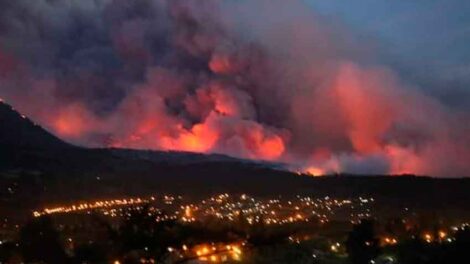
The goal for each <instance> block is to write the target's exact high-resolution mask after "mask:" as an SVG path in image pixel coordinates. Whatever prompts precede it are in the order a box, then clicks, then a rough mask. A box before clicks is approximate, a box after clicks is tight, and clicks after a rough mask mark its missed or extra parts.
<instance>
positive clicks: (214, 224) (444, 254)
mask: <svg viewBox="0 0 470 264" xmlns="http://www.w3.org/2000/svg"><path fill="white" fill-rule="evenodd" d="M157 217H158V216H157ZM79 219H80V221H77V220H79ZM426 222H427V223H424V222H423V223H421V224H419V223H415V225H413V226H412V227H410V226H409V225H407V224H404V223H403V222H402V221H399V220H396V219H395V220H394V219H389V220H387V221H378V220H372V219H364V220H362V221H360V222H359V223H357V224H354V225H348V224H345V223H339V222H338V223H330V224H327V225H320V224H319V223H315V222H314V221H313V223H309V224H304V225H296V224H292V225H282V226H269V225H265V224H262V223H258V224H248V223H247V222H246V221H244V220H243V218H242V217H240V219H239V220H238V221H235V222H233V223H230V224H228V223H224V222H223V221H217V220H215V219H214V220H206V221H204V222H197V221H196V222H191V223H182V222H181V221H177V220H159V221H156V216H155V215H154V214H151V213H150V212H149V210H148V207H146V206H143V207H142V208H140V209H139V210H132V211H131V212H130V213H129V215H128V217H126V218H125V219H122V220H121V221H117V222H116V221H108V219H106V218H103V217H102V216H100V215H98V214H93V213H92V214H87V215H76V216H74V220H73V221H72V222H70V221H68V222H67V221H63V219H62V220H60V219H57V218H53V217H51V216H41V217H37V218H33V219H31V220H29V221H28V222H27V223H25V224H24V225H23V226H21V227H19V228H18V232H17V234H15V236H13V238H12V239H11V240H9V241H2V243H1V245H0V263H12V264H13V263H51V264H54V263H114V264H117V263H209V262H211V263H215V262H224V263H300V264H302V263H325V264H328V263H331V264H333V263H337V264H347V263H351V264H366V263H383V264H385V263H388V264H391V263H401V264H447V263H466V262H465V261H464V262H462V260H465V259H467V258H468V250H469V249H470V228H469V227H468V225H461V226H457V227H454V228H453V229H446V231H442V230H441V229H442V228H441V227H439V226H438V224H437V223H434V222H433V221H432V220H430V219H428V220H427V221H426ZM430 223H433V224H432V225H433V226H434V228H435V229H434V230H433V231H427V230H430V229H429V228H428V227H425V225H427V226H429V224H430ZM345 227H346V229H345ZM305 234H308V235H305Z"/></svg>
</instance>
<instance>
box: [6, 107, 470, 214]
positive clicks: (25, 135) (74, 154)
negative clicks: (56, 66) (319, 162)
mask: <svg viewBox="0 0 470 264" xmlns="http://www.w3.org/2000/svg"><path fill="white" fill-rule="evenodd" d="M8 188H11V189H13V190H14V192H13V193H11V192H10V191H6V190H7V189H8ZM468 190H470V179H433V178H427V177H411V176H409V177H389V176H375V177H372V176H362V177H361V176H331V177H320V178H312V177H308V176H303V177H302V176H299V175H297V174H294V173H291V172H288V171H284V170H281V169H276V168H275V165H273V164H269V163H257V162H252V161H246V160H239V159H235V158H231V157H228V156H224V155H204V154H195V153H184V152H161V151H160V152H159V151H137V150H123V149H87V148H80V147H76V146H73V145H70V144H68V143H65V142H63V141H61V140H60V139H58V138H56V137H55V136H53V135H51V134H50V133H48V132H47V131H46V130H44V129H42V128H41V127H39V126H37V125H35V124H34V123H33V122H31V121H30V120H29V119H27V118H24V117H22V116H21V115H20V114H18V113H17V112H16V111H14V109H12V108H11V107H10V106H8V105H6V104H3V103H0V203H1V202H3V203H5V204H9V205H10V206H11V207H13V208H18V206H19V201H21V202H24V203H25V204H26V205H25V207H27V206H31V203H34V205H37V204H38V203H46V202H50V201H64V200H68V199H91V198H94V197H116V196H122V195H140V194H145V193H148V194H150V193H152V194H154V193H165V192H166V193H180V194H194V195H198V194H207V193H217V192H232V193H242V192H246V193H251V194H258V195H269V196H273V195H295V194H302V193H303V194H310V195H316V196H326V195H332V196H335V197H338V196H342V197H350V196H358V195H372V196H374V197H377V198H381V199H383V200H388V201H389V202H390V203H393V204H398V205H402V204H405V203H410V202H413V203H417V204H420V205H421V206H429V207H432V208H447V207H459V208H467V209H469V210H470V192H468ZM0 205H1V204H0ZM0 207H1V206H0Z"/></svg>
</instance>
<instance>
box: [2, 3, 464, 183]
mask: <svg viewBox="0 0 470 264" xmlns="http://www.w3.org/2000/svg"><path fill="white" fill-rule="evenodd" d="M468 10H470V3H467V2H465V1H456V0H449V1H431V0H419V1H386V0H363V1H344V0H328V1H318V0H308V1H307V0H306V1H300V0H298V1H297V0H296V1H281V0H276V1H267V0H261V1H205V2H204V4H195V2H191V1H165V0H137V1H125V0H82V1H79V2H78V1H71V0H54V1H52V0H38V1H28V0H18V1H2V2H1V3H0V97H1V98H3V100H5V101H6V102H7V103H9V104H11V105H13V106H14V107H15V108H17V109H18V110H19V111H21V112H22V113H24V114H25V115H27V116H29V117H30V118H31V119H32V120H34V121H36V122H37V123H39V124H40V125H42V126H44V127H45V128H46V129H47V130H49V131H51V132H52V133H54V134H56V135H57V136H59V137H60V138H62V139H64V140H67V141H69V142H72V143H74V144H78V145H83V146H88V147H125V148H136V149H154V150H176V151H195V152H205V153H224V154H228V155H231V156H235V157H240V158H246V159H257V160H258V159H259V160H269V161H273V162H283V163H286V164H290V165H289V166H290V167H291V168H293V169H295V170H301V171H307V172H312V173H315V174H317V173H318V174H324V173H332V172H351V173H361V174H374V173H384V174H403V173H416V174H426V175H433V176H460V175H464V174H465V173H467V172H468V169H470V164H468V158H469V156H470V136H469V135H470V124H468V120H469V117H470V49H469V48H468V43H470V16H468V15H467V13H468Z"/></svg>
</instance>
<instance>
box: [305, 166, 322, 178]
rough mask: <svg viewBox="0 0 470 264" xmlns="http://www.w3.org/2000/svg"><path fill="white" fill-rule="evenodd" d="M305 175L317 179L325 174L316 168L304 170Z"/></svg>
mask: <svg viewBox="0 0 470 264" xmlns="http://www.w3.org/2000/svg"><path fill="white" fill-rule="evenodd" d="M305 173H307V174H309V175H311V176H313V177H319V176H323V175H324V174H325V172H324V171H323V170H322V169H321V168H318V167H313V166H311V167H308V168H307V169H305Z"/></svg>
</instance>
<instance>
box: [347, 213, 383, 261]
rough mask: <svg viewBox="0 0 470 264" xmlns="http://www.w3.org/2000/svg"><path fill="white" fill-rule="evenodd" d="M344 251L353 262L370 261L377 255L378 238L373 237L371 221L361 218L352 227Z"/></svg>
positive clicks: (378, 248)
mask: <svg viewBox="0 0 470 264" xmlns="http://www.w3.org/2000/svg"><path fill="white" fill-rule="evenodd" d="M346 251H347V253H348V255H349V260H350V261H351V263H353V264H366V263H370V261H371V260H372V259H374V258H376V257H377V256H378V255H379V253H380V247H379V240H378V239H377V238H376V237H375V231H374V222H373V221H371V220H362V221H361V222H360V223H359V224H357V225H355V226H354V227H353V230H352V231H351V232H350V233H349V236H348V239H347V241H346Z"/></svg>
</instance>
